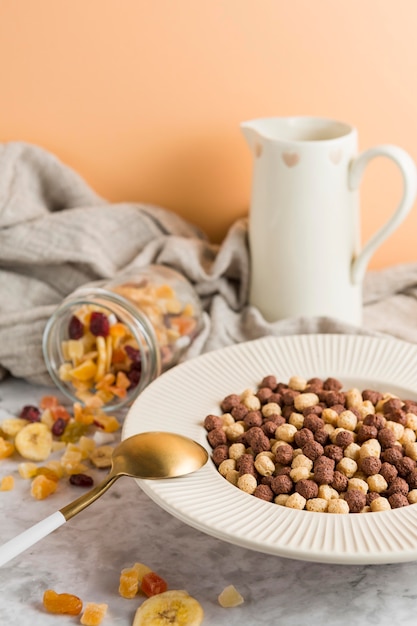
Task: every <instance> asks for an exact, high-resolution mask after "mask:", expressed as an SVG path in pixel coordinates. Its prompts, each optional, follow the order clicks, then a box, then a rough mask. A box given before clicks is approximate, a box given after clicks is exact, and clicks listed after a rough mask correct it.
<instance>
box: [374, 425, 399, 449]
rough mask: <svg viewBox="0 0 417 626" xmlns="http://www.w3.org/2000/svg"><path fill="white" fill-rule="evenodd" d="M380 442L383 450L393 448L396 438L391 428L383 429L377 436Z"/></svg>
mask: <svg viewBox="0 0 417 626" xmlns="http://www.w3.org/2000/svg"><path fill="white" fill-rule="evenodd" d="M377 438H378V441H379V443H380V444H381V447H382V449H383V450H385V449H386V448H392V446H393V445H394V444H395V442H396V437H395V435H394V433H393V431H392V430H391V429H390V428H381V429H380V431H379V432H378V435H377Z"/></svg>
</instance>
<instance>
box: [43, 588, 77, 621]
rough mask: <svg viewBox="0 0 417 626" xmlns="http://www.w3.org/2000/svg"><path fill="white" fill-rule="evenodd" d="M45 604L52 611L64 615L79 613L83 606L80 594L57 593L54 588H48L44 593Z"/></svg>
mask: <svg viewBox="0 0 417 626" xmlns="http://www.w3.org/2000/svg"><path fill="white" fill-rule="evenodd" d="M43 605H44V607H45V609H46V610H47V611H49V612H50V613H59V614H64V615H79V614H80V613H81V611H82V608H83V603H82V601H81V600H80V598H79V597H78V596H74V595H73V594H71V593H56V591H54V590H53V589H47V590H46V591H45V593H44V594H43Z"/></svg>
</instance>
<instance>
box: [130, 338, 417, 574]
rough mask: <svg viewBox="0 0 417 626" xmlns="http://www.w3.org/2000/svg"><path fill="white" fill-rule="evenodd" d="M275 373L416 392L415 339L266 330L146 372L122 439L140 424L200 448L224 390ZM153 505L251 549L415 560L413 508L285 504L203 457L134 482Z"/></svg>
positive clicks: (350, 559) (407, 395) (335, 558)
mask: <svg viewBox="0 0 417 626" xmlns="http://www.w3.org/2000/svg"><path fill="white" fill-rule="evenodd" d="M268 374H275V375H276V376H277V378H278V380H280V381H283V382H287V381H288V379H289V378H290V376H292V375H298V376H302V377H305V378H310V377H313V376H319V377H321V378H325V377H327V376H334V377H335V378H338V379H340V380H341V381H342V382H343V384H344V388H345V389H347V388H349V387H352V386H357V387H359V388H360V389H366V388H372V389H376V390H379V391H390V392H392V393H394V394H397V395H399V396H400V397H401V398H403V399H417V346H414V345H411V344H408V343H405V342H402V341H398V340H395V339H390V338H388V339H385V338H374V337H367V336H356V335H296V336H290V337H266V338H263V339H258V340H255V341H250V342H247V343H241V344H238V345H235V346H231V347H228V348H224V349H222V350H217V351H213V352H209V353H207V354H204V355H202V356H200V357H197V358H195V359H193V360H190V361H187V362H185V363H183V364H182V365H179V366H177V367H175V368H174V369H172V370H170V371H169V372H167V373H166V374H163V375H162V376H160V377H159V378H158V379H156V380H155V381H154V382H153V383H152V384H151V385H149V387H148V388H146V389H145V390H144V391H143V392H142V394H141V395H140V396H139V397H138V398H137V400H136V401H135V403H134V404H133V406H132V407H131V409H130V411H129V413H128V415H127V417H126V420H125V424H124V428H123V438H125V437H129V436H131V435H134V434H136V433H139V432H144V431H149V430H165V431H169V432H177V433H180V434H183V435H186V436H188V437H191V438H192V439H195V440H196V441H198V442H199V443H201V444H202V445H204V446H205V447H206V448H207V450H209V451H210V446H209V445H208V443H207V441H206V432H205V430H204V428H203V421H204V418H205V416H206V415H207V414H209V413H215V414H219V413H220V411H219V402H220V401H221V400H222V399H223V398H224V397H225V396H226V395H228V394H229V393H240V392H242V391H244V390H245V389H247V388H255V387H256V385H257V384H258V383H259V382H260V380H261V379H262V378H263V377H264V376H266V375H268ZM137 482H138V485H139V486H140V488H141V489H143V491H144V492H145V493H146V494H147V495H148V496H149V497H150V498H152V500H154V501H155V502H156V503H157V504H158V505H160V506H161V507H162V508H163V509H165V510H166V511H168V512H169V513H171V514H172V515H174V516H175V517H177V518H179V519H181V520H182V521H183V522H185V523H186V524H189V525H190V526H193V527H194V528H197V529H199V530H200V531H203V532H205V533H207V534H209V535H213V536H214V537H217V538H219V539H222V540H224V541H228V542H230V543H233V544H237V545H240V546H244V547H245V548H250V549H252V550H257V551H259V552H265V553H269V554H276V555H279V556H283V557H290V558H294V559H302V560H308V561H317V562H323V563H326V562H328V563H346V564H349V563H366V564H371V563H395V562H401V561H412V560H414V559H417V505H412V506H408V507H404V508H401V509H396V510H392V511H384V512H380V513H367V514H356V515H353V514H349V515H332V514H328V513H312V512H309V511H296V510H293V509H287V508H285V507H282V506H278V505H276V504H273V503H270V502H264V501H262V500H259V499H258V498H255V497H253V496H250V495H248V494H245V493H243V492H242V491H239V489H237V487H234V486H233V485H231V484H229V483H228V482H227V481H226V480H225V479H224V478H222V477H221V476H220V474H219V473H218V472H217V470H216V468H215V466H214V465H213V463H212V461H211V460H210V461H209V462H208V464H207V465H206V466H205V467H203V468H202V469H201V470H199V471H198V472H196V473H195V474H192V475H189V476H186V477H183V478H176V479H170V480H161V481H148V480H138V481H137Z"/></svg>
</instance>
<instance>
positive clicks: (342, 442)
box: [334, 430, 353, 448]
mask: <svg viewBox="0 0 417 626" xmlns="http://www.w3.org/2000/svg"><path fill="white" fill-rule="evenodd" d="M334 442H335V444H336V445H337V446H340V447H341V448H346V447H347V446H349V445H350V444H351V443H353V433H352V432H351V431H349V430H339V431H338V432H337V434H336V436H335V440H334Z"/></svg>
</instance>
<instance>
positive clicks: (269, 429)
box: [261, 420, 277, 438]
mask: <svg viewBox="0 0 417 626" xmlns="http://www.w3.org/2000/svg"><path fill="white" fill-rule="evenodd" d="M261 428H262V431H263V433H264V435H265V436H266V437H268V438H273V437H274V436H275V431H276V429H277V424H276V422H273V421H272V420H267V421H266V422H264V423H263V424H262V426H261Z"/></svg>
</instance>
